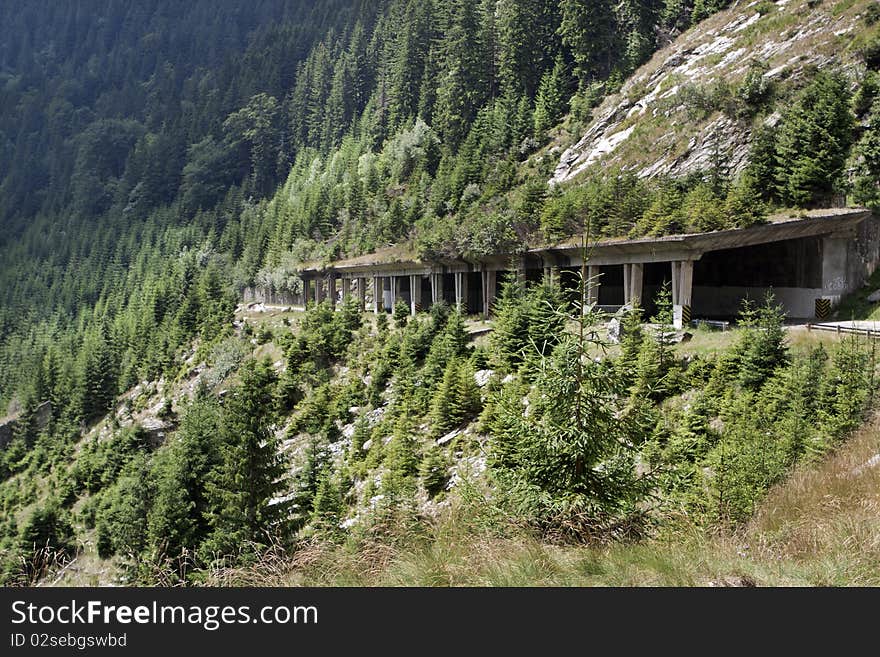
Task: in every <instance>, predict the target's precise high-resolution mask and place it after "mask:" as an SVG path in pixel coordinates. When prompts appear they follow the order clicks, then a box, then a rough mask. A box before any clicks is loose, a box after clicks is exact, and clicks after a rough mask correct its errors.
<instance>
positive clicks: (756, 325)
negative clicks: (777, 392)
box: [737, 292, 789, 390]
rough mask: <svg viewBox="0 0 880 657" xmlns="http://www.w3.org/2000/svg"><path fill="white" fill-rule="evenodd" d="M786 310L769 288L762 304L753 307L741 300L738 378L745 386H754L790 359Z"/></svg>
mask: <svg viewBox="0 0 880 657" xmlns="http://www.w3.org/2000/svg"><path fill="white" fill-rule="evenodd" d="M784 319H785V313H784V312H783V310H782V307H781V306H778V305H777V304H776V302H775V299H774V297H773V294H772V293H770V292H768V293H767V295H766V296H765V298H764V304H763V305H762V306H761V307H760V308H757V309H755V308H753V307H752V306H751V305H750V304H749V303H748V302H746V303H744V304H743V309H742V312H741V323H742V325H743V326H744V327H745V329H746V332H745V333H744V335H743V337H742V339H741V341H740V343H739V345H738V347H737V351H738V352H739V359H740V364H739V381H740V383H741V384H742V385H743V387H745V388H749V389H751V390H757V389H758V388H760V387H761V385H762V384H763V383H764V382H765V381H766V380H767V379H768V378H769V377H770V376H771V375H772V374H773V372H774V370H776V368H778V367H780V366H783V365H786V364H787V363H788V362H789V356H788V346H787V344H786V339H785V329H784V328H783V325H782V323H783V320H784Z"/></svg>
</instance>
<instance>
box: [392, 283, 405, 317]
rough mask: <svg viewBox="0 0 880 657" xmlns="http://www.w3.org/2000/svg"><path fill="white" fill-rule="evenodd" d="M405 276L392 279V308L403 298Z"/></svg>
mask: <svg viewBox="0 0 880 657" xmlns="http://www.w3.org/2000/svg"><path fill="white" fill-rule="evenodd" d="M403 279H404V277H403V276H392V277H391V308H392V309H393V308H394V306H395V305H396V304H397V302H398V301H400V300H401V299H402V298H403Z"/></svg>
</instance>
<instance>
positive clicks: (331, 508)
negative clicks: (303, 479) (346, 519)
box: [312, 468, 344, 534]
mask: <svg viewBox="0 0 880 657" xmlns="http://www.w3.org/2000/svg"><path fill="white" fill-rule="evenodd" d="M343 511H344V506H343V504H342V494H341V493H340V491H339V488H338V487H337V486H336V484H335V483H334V481H333V473H332V471H331V469H330V468H325V469H324V472H323V474H322V475H321V479H320V482H319V483H318V490H317V491H316V493H315V500H314V504H313V510H312V524H313V525H314V526H315V527H316V528H317V529H319V530H321V531H323V532H324V533H327V534H335V533H336V532H338V531H339V522H340V520H341V519H342V513H343Z"/></svg>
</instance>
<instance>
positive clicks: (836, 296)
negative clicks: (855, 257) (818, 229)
mask: <svg viewBox="0 0 880 657" xmlns="http://www.w3.org/2000/svg"><path fill="white" fill-rule="evenodd" d="M854 240H855V238H854V237H848V238H847V237H838V236H837V234H834V235H829V236H828V237H826V238H824V239H823V240H822V297H823V298H825V299H828V300H830V301H831V306H832V307H834V306H836V305H837V304H838V303H840V300H841V298H843V295H844V294H846V293H847V292H849V290H850V287H851V286H850V285H848V282H849V280H850V276H849V275H848V272H849V267H848V264H849V262H848V260H849V258H848V256H849V249H850V244H852V243H854Z"/></svg>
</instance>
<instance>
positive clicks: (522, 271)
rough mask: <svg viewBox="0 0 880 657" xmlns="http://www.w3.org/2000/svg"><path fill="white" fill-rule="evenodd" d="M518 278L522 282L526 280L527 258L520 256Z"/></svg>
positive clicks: (517, 269) (517, 268) (517, 270)
mask: <svg viewBox="0 0 880 657" xmlns="http://www.w3.org/2000/svg"><path fill="white" fill-rule="evenodd" d="M516 280H518V281H519V282H520V283H525V282H526V259H525V258H520V259H519V261H517V263H516Z"/></svg>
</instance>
